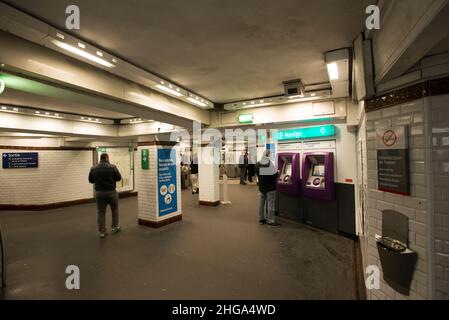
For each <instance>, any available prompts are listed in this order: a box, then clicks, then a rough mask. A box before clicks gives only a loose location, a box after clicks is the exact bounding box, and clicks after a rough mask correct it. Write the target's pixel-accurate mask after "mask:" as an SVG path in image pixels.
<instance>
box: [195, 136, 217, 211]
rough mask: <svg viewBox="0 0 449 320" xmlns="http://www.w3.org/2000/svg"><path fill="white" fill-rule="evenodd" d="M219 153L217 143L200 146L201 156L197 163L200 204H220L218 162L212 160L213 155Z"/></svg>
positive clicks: (212, 205)
mask: <svg viewBox="0 0 449 320" xmlns="http://www.w3.org/2000/svg"><path fill="white" fill-rule="evenodd" d="M217 151H218V155H219V154H220V149H219V147H218V143H217V144H215V145H213V146H211V145H209V144H203V145H202V147H201V157H199V160H198V161H199V164H198V183H199V188H200V196H199V199H200V202H199V204H200V205H204V206H211V207H215V206H219V205H220V181H219V178H220V176H219V172H220V170H219V163H216V161H214V153H215V156H216V155H217Z"/></svg>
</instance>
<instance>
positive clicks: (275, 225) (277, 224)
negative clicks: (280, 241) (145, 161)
mask: <svg viewBox="0 0 449 320" xmlns="http://www.w3.org/2000/svg"><path fill="white" fill-rule="evenodd" d="M267 226H270V227H280V226H281V225H280V224H279V223H277V222H272V223H267Z"/></svg>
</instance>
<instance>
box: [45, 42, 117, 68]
mask: <svg viewBox="0 0 449 320" xmlns="http://www.w3.org/2000/svg"><path fill="white" fill-rule="evenodd" d="M52 43H53V44H54V45H56V46H58V47H59V48H61V49H64V50H67V51H69V52H71V53H74V54H76V55H78V56H81V57H83V58H86V59H88V60H90V61H93V62H96V63H98V64H101V65H102V66H105V67H108V68H112V67H114V65H113V64H112V63H110V62H108V61H106V60H104V59H101V58H99V57H97V56H94V55H93V54H90V53H88V52H86V51H83V50H81V49H78V48H76V47H73V46H71V45H69V44H67V43H63V42H61V41H58V40H52Z"/></svg>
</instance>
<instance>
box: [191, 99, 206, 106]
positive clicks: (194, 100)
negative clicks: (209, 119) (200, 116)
mask: <svg viewBox="0 0 449 320" xmlns="http://www.w3.org/2000/svg"><path fill="white" fill-rule="evenodd" d="M187 100H189V101H190V102H192V103H194V104H196V105H198V106H200V107H207V104H205V103H203V102H201V101H199V100H196V99H193V98H192V97H188V98H187Z"/></svg>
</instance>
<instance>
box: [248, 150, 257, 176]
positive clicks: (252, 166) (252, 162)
mask: <svg viewBox="0 0 449 320" xmlns="http://www.w3.org/2000/svg"><path fill="white" fill-rule="evenodd" d="M247 172H248V181H249V182H250V183H252V182H253V178H254V176H255V175H256V159H255V158H254V156H253V155H252V154H250V155H249V157H248V170H247Z"/></svg>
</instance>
